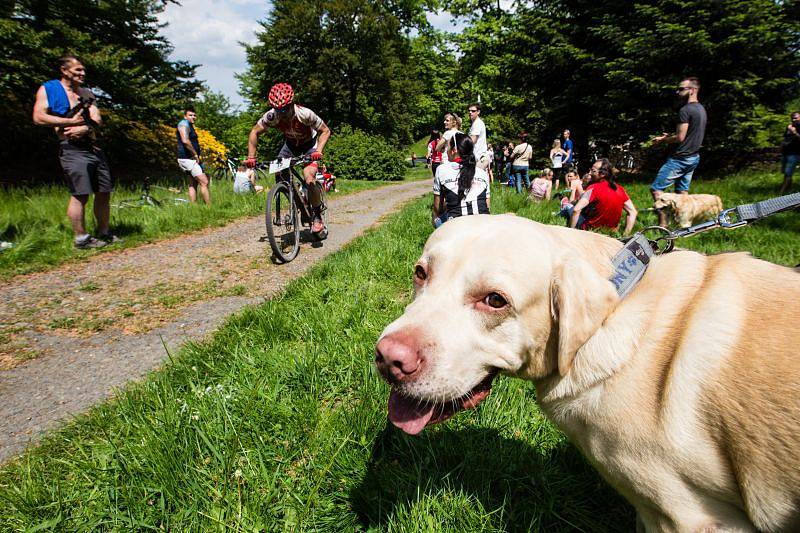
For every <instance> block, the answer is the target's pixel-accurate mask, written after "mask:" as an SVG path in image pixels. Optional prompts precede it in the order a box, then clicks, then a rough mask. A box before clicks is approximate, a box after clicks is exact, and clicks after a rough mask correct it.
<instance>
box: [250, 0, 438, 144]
mask: <svg viewBox="0 0 800 533" xmlns="http://www.w3.org/2000/svg"><path fill="white" fill-rule="evenodd" d="M423 6H424V4H423V3H421V2H418V1H411V0H404V1H396V2H389V1H383V2H375V1H371V0H276V1H275V2H273V8H272V11H271V12H270V13H269V16H268V17H267V20H266V21H264V22H262V23H261V26H262V28H263V31H261V32H260V33H259V34H258V43H257V44H255V45H252V46H248V47H247V57H248V63H249V65H250V68H249V70H248V72H247V73H246V74H245V75H243V76H242V77H241V78H240V79H241V81H242V86H243V89H244V93H245V94H246V96H247V97H248V98H249V99H250V101H251V103H252V104H253V105H259V104H260V103H261V102H263V101H264V99H265V95H266V94H267V93H268V91H269V88H270V86H271V85H272V84H274V83H276V82H279V81H285V82H288V83H291V84H292V85H293V86H294V87H295V90H296V91H297V94H298V100H299V101H300V102H302V103H304V104H306V105H308V106H309V107H311V108H313V109H314V110H315V111H317V112H318V113H319V114H320V116H322V117H323V118H324V119H325V120H326V121H327V122H329V123H330V124H331V125H334V126H335V125H337V124H340V123H348V124H350V125H351V126H353V127H356V128H359V129H362V130H364V131H367V132H370V133H377V134H381V135H384V136H386V137H387V138H390V139H391V140H393V141H395V142H398V141H399V142H408V141H410V140H411V138H412V131H413V129H414V115H415V112H416V107H417V106H416V100H417V98H418V97H419V95H421V94H422V93H423V92H424V87H423V86H422V84H421V83H420V82H419V81H418V80H417V79H416V78H415V76H414V74H415V70H414V66H413V64H412V63H411V58H410V56H411V42H410V39H409V38H408V37H407V36H406V35H405V34H404V32H407V31H410V29H411V28H412V27H419V26H422V25H424V24H427V22H425V19H424V11H423Z"/></svg>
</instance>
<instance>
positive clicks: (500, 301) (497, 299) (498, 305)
mask: <svg viewBox="0 0 800 533" xmlns="http://www.w3.org/2000/svg"><path fill="white" fill-rule="evenodd" d="M483 303H485V304H486V305H488V306H489V307H491V308H493V309H502V308H503V307H505V306H507V305H508V302H507V301H506V299H505V298H503V297H502V296H500V295H499V294H497V293H496V292H490V293H489V294H487V295H486V298H484V299H483Z"/></svg>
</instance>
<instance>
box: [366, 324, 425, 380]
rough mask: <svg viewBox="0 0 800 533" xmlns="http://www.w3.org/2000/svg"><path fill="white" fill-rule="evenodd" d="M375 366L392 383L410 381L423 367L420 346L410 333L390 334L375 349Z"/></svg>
mask: <svg viewBox="0 0 800 533" xmlns="http://www.w3.org/2000/svg"><path fill="white" fill-rule="evenodd" d="M375 364H376V365H377V366H378V370H380V372H381V374H383V377H385V378H386V380H387V381H389V382H390V383H396V382H399V381H403V380H406V379H409V378H411V377H413V376H414V375H415V374H417V373H418V372H419V371H420V368H421V367H422V357H420V350H419V344H418V343H417V341H416V339H415V337H414V336H411V335H409V334H408V333H403V332H397V333H390V334H389V335H386V336H385V337H384V338H382V339H381V340H380V341H378V345H377V346H376V347H375Z"/></svg>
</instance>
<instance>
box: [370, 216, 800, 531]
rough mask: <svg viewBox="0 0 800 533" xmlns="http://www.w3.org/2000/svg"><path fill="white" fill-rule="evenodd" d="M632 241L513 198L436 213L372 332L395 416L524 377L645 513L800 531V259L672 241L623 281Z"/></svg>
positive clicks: (682, 521)
mask: <svg viewBox="0 0 800 533" xmlns="http://www.w3.org/2000/svg"><path fill="white" fill-rule="evenodd" d="M621 247H622V245H621V244H620V242H619V241H617V240H615V239H612V238H609V237H606V236H603V235H599V234H596V233H591V232H588V231H576V230H571V229H567V228H562V227H556V226H547V225H543V224H539V223H536V222H533V221H531V220H528V219H524V218H520V217H516V216H509V215H494V216H492V215H473V216H468V217H467V216H465V217H458V218H456V219H454V220H451V221H449V222H447V224H445V225H443V226H442V227H441V228H439V229H437V230H436V231H435V232H433V235H431V237H430V238H429V239H428V242H427V243H426V244H425V248H424V250H423V251H422V256H421V257H420V259H419V261H417V264H416V266H415V268H414V293H415V296H414V301H413V302H411V304H409V306H408V307H407V308H406V310H405V312H404V313H403V315H402V316H401V317H399V318H398V319H397V320H395V321H394V322H392V323H391V324H390V325H389V326H387V327H386V329H385V330H384V331H383V334H382V335H381V338H380V339H379V341H378V344H377V347H376V364H377V367H378V369H379V371H380V372H381V374H382V375H383V376H384V377H385V378H386V380H387V381H389V383H391V385H392V392H391V395H390V397H389V406H388V407H389V419H390V420H391V422H392V423H393V424H394V425H395V426H397V427H398V428H400V429H402V430H403V431H404V432H406V433H410V434H417V433H420V432H421V431H423V430H424V429H425V427H426V426H427V425H430V424H433V423H436V422H440V421H442V420H446V419H447V418H449V417H450V416H453V414H455V413H456V412H457V411H458V410H460V409H469V408H474V407H475V406H477V405H478V404H479V403H480V402H481V401H483V400H484V399H486V397H487V396H488V395H489V392H490V389H491V386H492V380H493V379H494V378H495V376H496V375H497V374H498V373H501V374H505V375H507V376H513V377H518V378H522V379H527V380H530V381H533V382H534V383H535V385H536V398H537V402H538V403H539V405H540V406H541V407H542V410H543V411H544V412H545V413H546V414H547V416H548V417H549V418H550V419H551V420H552V421H553V422H554V423H555V424H556V425H557V426H558V427H559V428H560V429H561V430H562V431H563V432H564V433H566V434H567V436H568V437H569V438H570V440H571V441H572V442H573V443H574V444H575V445H576V446H577V447H578V448H580V449H581V451H582V452H583V453H584V454H585V455H586V456H587V457H588V458H589V461H590V462H591V463H592V464H593V465H594V466H595V467H596V468H597V469H598V470H599V472H600V474H601V475H602V476H603V477H604V478H605V479H606V480H607V481H608V482H609V483H610V484H611V485H612V486H613V487H615V488H616V489H617V490H618V491H619V492H620V493H621V494H622V495H623V496H624V497H625V498H627V499H628V501H630V502H631V503H632V504H633V506H634V507H635V508H636V511H637V515H638V523H639V526H640V527H641V529H642V530H644V531H697V532H699V531H703V532H712V531H715V532H716V531H756V530H760V531H800V357H798V355H797V346H800V328H798V327H797V324H798V323H800V275H798V273H797V272H795V271H793V270H792V269H790V268H786V267H783V266H778V265H774V264H772V263H767V262H766V261H760V260H758V259H755V258H753V257H750V256H749V255H747V254H744V253H726V254H719V255H711V256H705V255H702V254H699V253H696V252H691V251H675V252H672V253H669V254H665V255H661V256H657V257H654V258H653V259H652V260H651V261H650V266H649V268H648V270H647V272H646V273H645V275H644V277H643V278H642V279H641V281H640V282H639V283H638V285H636V287H635V288H634V289H633V290H632V291H631V292H630V293H629V294H628V295H627V296H625V297H624V298H622V299H620V297H619V296H618V295H617V292H616V291H615V289H614V285H613V284H612V283H611V282H610V281H609V278H610V277H611V275H612V272H613V268H612V265H611V259H612V257H614V255H615V254H616V253H617V252H618V251H619V250H620V248H621ZM498 408H502V407H498ZM489 453H491V452H490V451H489Z"/></svg>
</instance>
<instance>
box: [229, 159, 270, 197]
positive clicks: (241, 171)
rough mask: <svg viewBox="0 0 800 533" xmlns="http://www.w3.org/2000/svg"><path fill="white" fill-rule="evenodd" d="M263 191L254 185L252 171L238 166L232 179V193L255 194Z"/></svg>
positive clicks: (253, 173) (254, 180) (260, 187)
mask: <svg viewBox="0 0 800 533" xmlns="http://www.w3.org/2000/svg"><path fill="white" fill-rule="evenodd" d="M263 190H264V187H262V186H261V185H256V174H255V172H253V169H251V168H247V167H246V166H244V165H239V168H238V169H237V172H236V175H235V176H234V178H233V192H235V193H237V194H248V193H256V192H261V191H263Z"/></svg>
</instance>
